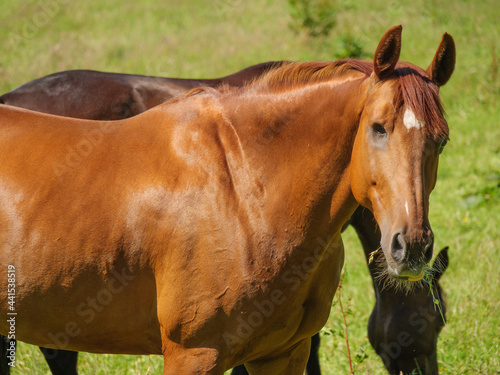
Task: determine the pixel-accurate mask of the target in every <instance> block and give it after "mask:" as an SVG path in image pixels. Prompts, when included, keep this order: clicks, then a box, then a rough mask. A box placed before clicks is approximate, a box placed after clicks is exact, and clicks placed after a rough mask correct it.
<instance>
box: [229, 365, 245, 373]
mask: <svg viewBox="0 0 500 375" xmlns="http://www.w3.org/2000/svg"><path fill="white" fill-rule="evenodd" d="M231 375H249V374H248V371H247V369H246V368H245V366H244V365H239V366H236V367H235V368H233V371H231Z"/></svg>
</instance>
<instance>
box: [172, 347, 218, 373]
mask: <svg viewBox="0 0 500 375" xmlns="http://www.w3.org/2000/svg"><path fill="white" fill-rule="evenodd" d="M163 353H164V355H163V359H164V365H163V375H178V374H197V375H223V374H224V370H225V368H224V366H223V364H222V363H220V361H219V353H218V351H217V350H216V349H213V348H182V347H180V346H179V345H176V344H173V345H165V344H164V345H163Z"/></svg>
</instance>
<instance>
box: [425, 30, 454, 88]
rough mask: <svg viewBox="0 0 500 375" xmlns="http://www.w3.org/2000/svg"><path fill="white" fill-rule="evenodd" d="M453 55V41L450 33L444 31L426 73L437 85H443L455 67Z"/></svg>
mask: <svg viewBox="0 0 500 375" xmlns="http://www.w3.org/2000/svg"><path fill="white" fill-rule="evenodd" d="M455 55H456V51H455V42H454V41H453V38H452V37H451V35H450V34H447V33H444V35H443V39H441V43H439V47H438V50H437V52H436V55H434V60H432V62H431V65H429V67H428V68H427V73H429V75H430V76H431V78H432V80H433V81H434V82H436V84H437V85H438V86H443V85H444V84H445V83H446V82H448V80H449V79H450V77H451V74H452V73H453V70H454V69H455Z"/></svg>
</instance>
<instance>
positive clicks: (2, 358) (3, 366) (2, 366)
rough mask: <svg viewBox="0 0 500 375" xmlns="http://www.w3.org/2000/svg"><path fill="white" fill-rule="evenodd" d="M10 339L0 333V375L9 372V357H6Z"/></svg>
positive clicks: (7, 374) (5, 374)
mask: <svg viewBox="0 0 500 375" xmlns="http://www.w3.org/2000/svg"><path fill="white" fill-rule="evenodd" d="M10 341H11V340H9V339H8V338H7V337H5V336H1V335H0V375H9V374H10V366H9V359H8V358H7V355H8V354H7V350H8V348H9V347H10ZM14 341H15V340H14ZM14 347H15V346H14Z"/></svg>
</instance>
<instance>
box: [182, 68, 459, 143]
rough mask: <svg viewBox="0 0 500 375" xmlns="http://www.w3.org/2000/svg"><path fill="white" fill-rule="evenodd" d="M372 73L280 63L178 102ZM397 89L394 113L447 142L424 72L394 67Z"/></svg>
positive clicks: (195, 92)
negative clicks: (409, 116)
mask: <svg viewBox="0 0 500 375" xmlns="http://www.w3.org/2000/svg"><path fill="white" fill-rule="evenodd" d="M372 72H373V62H372V61H369V60H358V59H343V60H337V61H329V62H328V61H327V62H314V61H313V62H302V63H300V62H299V63H297V62H295V63H294V62H284V63H283V64H281V65H276V68H274V69H270V70H269V71H268V72H266V73H264V74H263V75H262V76H259V77H257V78H255V79H254V80H253V81H250V82H249V83H247V84H246V85H245V86H244V87H243V88H234V87H230V86H229V85H227V84H223V85H221V86H219V87H217V88H208V87H203V88H196V89H193V90H190V91H188V92H187V93H185V94H181V95H180V96H179V97H178V98H185V97H190V96H193V95H198V94H208V95H213V94H215V95H219V94H224V93H226V94H231V93H233V92H235V91H239V90H247V89H249V88H250V89H255V90H260V89H265V90H267V91H269V92H275V93H279V92H284V91H287V90H290V89H294V88H300V87H304V86H307V85H310V84H313V83H321V82H328V81H331V80H333V79H335V78H343V77H346V76H347V75H348V74H357V75H358V76H359V73H361V75H360V77H362V78H368V77H370V75H371V74H372ZM396 74H397V76H398V77H399V85H398V88H397V92H396V95H395V98H394V104H395V106H396V109H397V110H399V109H400V108H402V107H403V106H404V105H406V106H408V107H409V108H410V109H411V110H412V111H413V113H414V114H415V117H416V118H417V119H419V120H420V121H422V122H423V123H424V124H425V126H426V129H427V130H428V132H429V135H430V136H431V137H432V139H433V140H435V141H436V142H440V141H442V140H446V139H448V135H449V130H448V124H447V123H446V120H445V118H444V111H443V106H442V104H441V100H440V98H439V87H438V86H437V85H436V84H435V83H434V82H432V80H431V78H430V77H429V75H428V74H427V72H426V71H424V70H423V69H421V68H419V67H418V66H416V65H413V64H410V63H406V62H399V63H398V64H397V66H396Z"/></svg>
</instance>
